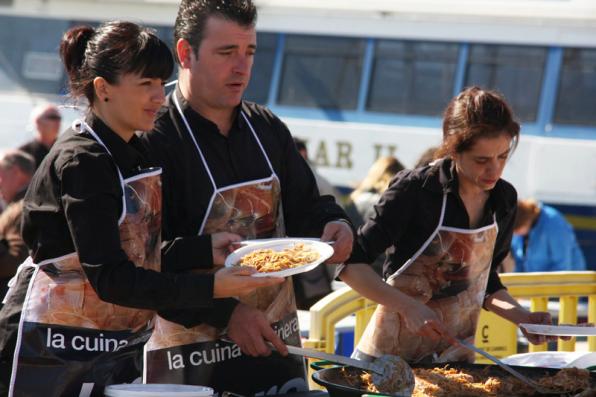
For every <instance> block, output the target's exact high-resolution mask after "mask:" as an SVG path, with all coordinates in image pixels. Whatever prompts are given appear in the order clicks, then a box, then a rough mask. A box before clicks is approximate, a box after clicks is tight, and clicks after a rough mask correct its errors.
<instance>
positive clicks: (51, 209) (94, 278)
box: [22, 116, 213, 321]
mask: <svg viewBox="0 0 596 397" xmlns="http://www.w3.org/2000/svg"><path fill="white" fill-rule="evenodd" d="M87 122H88V124H89V125H90V126H91V128H92V129H93V130H94V131H95V132H96V133H97V135H98V136H99V137H100V139H101V140H102V141H103V142H104V144H105V145H106V147H107V148H108V150H109V151H110V153H111V155H110V154H108V152H107V151H106V149H105V148H104V147H103V146H101V145H100V144H99V143H98V142H97V141H96V140H95V139H94V138H93V137H92V136H91V134H89V133H88V132H83V133H79V132H77V131H74V130H73V129H68V130H67V131H66V132H65V133H64V134H62V135H61V136H60V138H59V139H58V141H57V142H56V143H55V144H54V146H53V147H52V149H51V151H50V153H49V154H48V156H47V158H46V160H45V161H44V162H43V163H42V165H41V167H40V168H39V170H38V171H37V173H36V174H35V176H34V177H33V180H32V181H31V184H30V187H29V190H28V191H27V194H26V196H25V200H24V208H23V227H22V230H23V238H24V240H25V242H26V243H27V245H28V246H29V248H30V249H31V251H32V253H31V255H32V257H33V259H34V262H35V263H39V262H41V261H43V260H46V259H52V258H56V257H60V256H63V255H66V254H69V253H71V252H74V251H76V252H77V253H78V255H79V258H80V261H81V263H82V267H83V269H84V271H85V274H86V275H87V277H88V279H89V281H90V282H91V285H92V286H93V288H94V289H95V291H96V292H97V293H98V295H99V297H100V298H101V299H103V300H105V301H107V302H111V303H115V304H119V305H122V306H129V307H136V308H144V309H152V310H171V309H177V308H182V307H184V308H188V309H203V308H206V307H210V306H211V304H212V295H213V276H208V275H185V276H183V277H181V276H178V275H177V274H174V273H159V272H155V271H151V270H146V269H142V268H138V267H136V266H135V265H134V263H132V262H131V261H130V260H129V259H128V257H127V255H126V253H125V252H124V250H123V249H122V247H121V244H120V233H119V226H118V220H119V217H120V215H121V211H122V187H121V185H120V180H119V177H118V169H119V170H120V172H121V173H122V175H123V177H124V178H127V177H130V176H133V175H136V174H138V173H139V172H140V170H141V169H143V168H147V167H148V166H149V165H150V164H149V163H147V161H146V157H145V155H144V149H143V146H142V145H140V143H139V140H138V138H137V137H133V138H132V139H131V140H130V142H128V143H127V142H125V141H124V140H122V139H121V138H120V137H119V136H118V135H117V134H116V133H114V132H113V131H111V130H110V129H109V127H107V126H106V125H105V124H104V123H103V122H102V121H101V120H100V119H99V118H97V117H94V116H90V117H88V119H87ZM165 270H166V271H167V269H165ZM183 320H184V319H181V321H183ZM187 321H192V320H188V319H187Z"/></svg>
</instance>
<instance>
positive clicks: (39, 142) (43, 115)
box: [19, 104, 62, 167]
mask: <svg viewBox="0 0 596 397" xmlns="http://www.w3.org/2000/svg"><path fill="white" fill-rule="evenodd" d="M30 119H31V124H32V125H33V128H34V129H35V131H33V134H34V136H33V139H32V140H31V141H29V142H27V143H25V144H24V145H22V146H21V147H19V150H22V151H24V152H26V153H29V154H30V155H32V156H33V158H35V164H36V167H39V164H41V161H42V160H43V158H44V157H45V156H46V155H47V154H48V152H49V151H50V148H51V147H52V145H53V144H54V142H56V139H57V138H58V133H59V132H60V123H61V121H62V116H61V115H60V111H59V110H58V108H57V107H56V106H55V105H52V104H45V105H40V106H38V107H36V108H35V109H33V111H32V112H31V116H30Z"/></svg>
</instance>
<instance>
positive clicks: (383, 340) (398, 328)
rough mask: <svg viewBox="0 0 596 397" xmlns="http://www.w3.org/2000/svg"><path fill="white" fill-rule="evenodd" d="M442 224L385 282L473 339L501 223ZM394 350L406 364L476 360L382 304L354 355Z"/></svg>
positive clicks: (376, 354) (369, 355) (462, 335)
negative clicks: (417, 331) (415, 327)
mask: <svg viewBox="0 0 596 397" xmlns="http://www.w3.org/2000/svg"><path fill="white" fill-rule="evenodd" d="M446 202H447V194H446V193H445V194H444V196H443V204H442V207H441V215H440V219H439V224H438V226H437V228H436V229H435V231H434V232H433V234H432V235H431V236H430V237H429V238H428V239H427V241H426V242H425V243H424V245H423V246H422V247H421V248H420V249H419V250H418V252H416V253H415V254H414V256H413V257H412V258H410V259H409V260H408V261H407V262H406V263H405V264H404V265H403V266H402V267H401V268H400V269H399V270H398V271H397V272H395V273H394V274H393V275H391V276H390V277H389V278H388V279H387V283H388V284H389V285H391V286H392V287H394V288H397V289H399V290H400V291H401V292H403V293H405V294H408V295H409V296H411V297H413V298H415V299H417V300H418V301H419V302H421V303H424V304H426V305H427V306H428V307H429V308H430V309H432V310H433V311H434V312H435V313H436V314H437V316H438V318H439V319H440V320H441V321H442V322H443V323H444V324H445V326H446V328H447V329H448V330H449V331H450V332H451V333H452V334H453V335H454V336H455V337H457V338H459V339H465V340H469V341H471V342H473V338H474V334H475V332H476V324H477V322H478V316H479V314H480V309H481V308H482V303H483V301H484V296H485V291H486V285H487V283H488V276H489V273H490V267H491V262H492V256H493V250H494V247H495V241H496V237H497V231H498V228H497V222H496V220H495V217H494V215H493V223H492V224H491V225H488V226H485V227H482V228H479V229H472V230H470V229H459V228H453V227H447V226H443V218H444V215H445V204H446ZM383 354H394V355H398V356H400V357H401V358H403V359H405V360H406V361H407V362H410V363H416V362H421V361H424V362H447V361H469V362H473V361H474V354H473V353H470V352H469V351H468V350H467V349H464V348H462V347H459V348H455V347H452V346H451V345H450V344H449V343H448V342H446V341H440V342H433V341H432V340H430V339H429V338H425V337H422V336H419V335H417V334H415V333H413V332H412V331H410V330H409V329H408V328H407V327H406V324H405V322H404V321H403V319H402V316H401V315H400V314H399V313H396V312H392V311H390V310H389V309H387V308H386V307H385V306H382V305H379V306H377V309H376V310H375V312H374V314H373V317H372V318H371V320H370V322H369V323H368V326H367V327H366V330H365V331H364V334H363V336H362V339H361V340H360V342H359V344H358V347H357V349H356V351H355V352H354V354H353V356H354V357H356V358H359V359H363V360H372V359H374V358H375V357H379V356H381V355H383Z"/></svg>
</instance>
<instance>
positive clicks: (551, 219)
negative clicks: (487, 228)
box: [511, 205, 586, 272]
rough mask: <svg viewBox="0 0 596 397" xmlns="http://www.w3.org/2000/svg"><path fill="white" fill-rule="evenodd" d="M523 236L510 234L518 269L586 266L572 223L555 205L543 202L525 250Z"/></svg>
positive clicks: (519, 270) (562, 269) (545, 270)
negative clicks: (551, 205) (553, 206)
mask: <svg viewBox="0 0 596 397" xmlns="http://www.w3.org/2000/svg"><path fill="white" fill-rule="evenodd" d="M523 239H524V238H523V236H513V240H512V241H511V254H512V255H513V258H514V259H515V271H517V272H548V271H566V270H586V260H585V259H584V255H583V253H582V251H581V249H580V248H579V245H578V243H577V240H576V238H575V233H574V232H573V228H572V227H571V225H570V224H569V223H568V222H567V221H566V220H565V218H564V217H563V215H561V213H560V212H559V211H557V210H556V209H554V208H552V207H549V206H548V205H543V206H542V208H541V211H540V215H539V216H538V220H537V222H536V224H535V225H534V227H532V229H531V230H530V233H529V236H528V246H527V248H526V253H525V255H524V252H523V246H524V242H523Z"/></svg>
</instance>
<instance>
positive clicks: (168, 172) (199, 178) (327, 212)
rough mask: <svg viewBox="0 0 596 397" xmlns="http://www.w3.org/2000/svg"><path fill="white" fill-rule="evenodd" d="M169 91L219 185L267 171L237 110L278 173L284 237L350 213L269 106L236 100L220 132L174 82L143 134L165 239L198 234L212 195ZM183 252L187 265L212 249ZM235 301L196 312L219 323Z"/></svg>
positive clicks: (313, 230) (311, 231)
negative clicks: (319, 180) (159, 192)
mask: <svg viewBox="0 0 596 397" xmlns="http://www.w3.org/2000/svg"><path fill="white" fill-rule="evenodd" d="M171 95H177V98H178V101H179V104H180V106H181V108H182V110H183V112H184V115H185V117H186V119H187V120H188V123H189V124H190V126H191V128H192V132H193V135H194V137H195V139H196V140H197V142H198V143H199V145H200V147H201V150H202V152H203V154H204V155H205V158H206V161H207V163H208V165H209V167H210V170H211V172H212V175H213V178H214V180H215V183H216V184H217V186H218V187H219V188H221V187H226V186H229V185H232V184H236V183H240V182H246V181H250V180H255V179H261V178H266V177H269V176H270V175H271V170H270V168H269V166H268V164H267V160H266V159H265V157H264V156H263V153H262V152H261V150H260V148H259V145H258V143H257V141H256V140H255V137H254V136H253V134H252V132H251V130H250V128H249V126H248V124H247V123H246V121H245V120H244V118H243V117H242V116H241V115H240V114H239V111H240V110H242V111H243V112H244V114H245V115H246V116H247V118H248V119H249V120H250V123H251V125H252V127H253V128H254V130H255V132H256V134H257V136H258V137H259V140H260V142H261V144H262V145H263V148H264V150H265V152H266V153H267V156H268V158H269V160H270V162H271V164H272V166H273V169H274V170H275V173H276V174H277V176H278V177H279V179H280V184H281V191H282V193H281V195H282V207H283V215H284V220H285V226H286V233H287V234H288V235H289V236H316V237H318V236H320V233H322V230H323V228H324V225H325V224H326V223H327V222H329V221H332V220H337V219H348V218H347V216H346V214H345V212H344V211H343V210H342V209H341V207H339V206H338V205H337V204H336V203H335V201H334V199H333V197H331V196H320V195H319V192H318V189H317V185H316V182H315V179H314V176H313V174H312V171H311V170H310V168H309V166H308V164H307V163H306V162H305V161H304V159H303V158H302V157H301V156H300V154H299V153H298V152H297V150H296V148H295V145H294V141H293V139H292V136H291V134H290V132H289V131H288V129H287V127H286V126H285V124H284V123H283V122H282V121H281V120H279V119H278V118H277V117H276V116H275V115H273V114H272V113H271V112H270V111H269V110H268V109H266V108H264V107H262V106H259V105H256V104H253V103H249V102H242V104H241V105H240V106H238V108H237V109H236V117H235V120H234V122H233V124H232V127H231V129H230V131H229V133H228V136H227V137H226V136H224V135H222V134H221V133H220V132H219V129H218V127H217V125H215V124H214V123H213V122H211V121H210V120H207V119H206V118H204V117H202V116H201V115H200V114H198V113H197V112H195V111H194V110H193V109H192V108H191V107H190V105H189V103H188V102H187V101H186V100H185V99H184V97H183V96H182V94H181V93H180V90H179V88H178V87H177V88H176V90H174V92H173V93H172V94H170V96H168V99H167V102H166V103H167V106H166V109H164V110H165V111H164V113H163V114H162V115H161V116H160V117H158V120H157V122H156V126H155V128H154V130H153V131H151V132H150V133H148V134H144V135H142V136H141V139H142V140H143V141H144V142H145V143H146V144H147V147H148V150H149V151H150V153H151V157H152V158H154V159H156V160H157V161H158V162H159V166H161V167H162V168H163V170H164V173H163V192H164V213H163V215H164V218H163V236H164V239H166V240H173V239H175V238H177V237H180V236H183V237H186V238H189V237H190V236H196V235H197V234H198V233H199V228H200V226H201V223H202V221H203V218H204V217H205V214H206V211H207V207H208V205H209V201H210V199H211V196H212V194H213V187H212V184H211V181H210V179H209V176H208V174H207V173H206V171H205V167H204V166H203V163H202V162H201V159H200V157H199V155H198V153H197V149H196V147H195V145H194V143H193V141H192V139H191V138H190V136H189V133H188V131H187V129H186V126H185V125H184V122H183V121H182V119H181V117H180V115H179V114H178V111H177V110H176V107H175V105H174V103H173V100H172V97H171ZM204 238H209V237H208V236H199V237H196V239H197V241H199V240H201V239H204ZM188 255H189V256H188V257H187V260H186V261H181V262H184V263H187V264H189V265H191V266H192V264H193V263H195V260H194V258H196V257H205V256H206V255H209V258H210V252H209V253H206V252H203V253H202V252H201V251H200V249H197V250H196V252H195V253H194V254H193V253H190V252H188ZM181 270H184V269H181ZM186 270H191V268H188V269H186ZM236 304H237V301H236V300H233V299H223V300H219V301H218V303H217V304H216V306H217V310H211V311H209V313H202V314H201V317H202V318H203V320H204V321H205V322H207V323H209V324H212V325H218V326H221V325H225V324H226V323H227V320H228V319H229V316H230V315H231V312H232V310H233V308H234V307H235V305H236Z"/></svg>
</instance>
